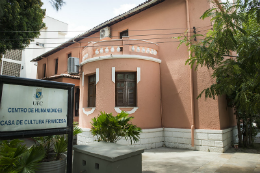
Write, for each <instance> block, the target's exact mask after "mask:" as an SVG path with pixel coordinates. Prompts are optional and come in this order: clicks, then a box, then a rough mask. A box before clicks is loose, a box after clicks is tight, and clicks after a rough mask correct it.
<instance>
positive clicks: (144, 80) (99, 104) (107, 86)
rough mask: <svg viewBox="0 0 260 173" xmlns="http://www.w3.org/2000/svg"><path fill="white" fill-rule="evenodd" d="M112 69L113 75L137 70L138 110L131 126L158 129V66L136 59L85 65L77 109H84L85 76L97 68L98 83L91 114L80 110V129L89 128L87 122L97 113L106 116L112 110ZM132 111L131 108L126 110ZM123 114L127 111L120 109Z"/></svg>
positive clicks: (113, 104) (104, 61)
mask: <svg viewBox="0 0 260 173" xmlns="http://www.w3.org/2000/svg"><path fill="white" fill-rule="evenodd" d="M112 67H115V72H136V71H137V67H140V69H141V73H140V78H141V80H140V82H138V84H137V107H138V109H137V110H136V112H135V113H134V114H131V116H132V115H133V116H134V117H135V118H134V119H133V123H134V124H136V125H137V126H139V127H141V128H158V127H161V114H160V110H161V107H160V106H161V104H160V67H159V63H156V62H152V61H147V60H137V59H113V60H101V61H96V62H91V63H87V64H85V65H84V66H83V67H82V72H84V75H85V77H84V87H82V81H81V88H80V90H81V98H80V99H81V100H82V102H81V104H80V109H81V108H84V109H85V110H86V111H90V110H91V108H87V105H88V104H87V99H88V95H87V93H88V90H87V87H88V85H87V81H88V76H89V75H92V74H95V73H96V68H99V82H98V83H97V84H96V108H95V111H94V112H93V113H92V114H90V115H86V114H84V113H83V112H82V111H81V114H80V122H79V123H80V124H79V125H80V127H83V128H90V127H91V124H90V121H91V119H92V118H93V117H96V116H97V115H98V114H99V113H100V111H105V112H107V113H110V112H112V113H113V115H116V114H117V112H116V111H115V109H114V108H115V83H114V82H112ZM129 109H133V108H128V110H129ZM122 110H125V111H127V109H122Z"/></svg>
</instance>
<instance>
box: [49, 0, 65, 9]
mask: <svg viewBox="0 0 260 173" xmlns="http://www.w3.org/2000/svg"><path fill="white" fill-rule="evenodd" d="M50 3H51V5H52V7H53V8H55V9H56V10H57V11H59V10H60V9H61V7H62V6H63V5H64V4H65V2H64V1H63V0H50Z"/></svg>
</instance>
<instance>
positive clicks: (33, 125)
mask: <svg viewBox="0 0 260 173" xmlns="http://www.w3.org/2000/svg"><path fill="white" fill-rule="evenodd" d="M73 101H74V84H67V83H60V82H53V81H44V80H36V79H25V78H17V77H10V76H1V75H0V140H5V139H15V138H27V137H36V136H48V135H60V134H68V151H67V173H71V172H72V141H73Z"/></svg>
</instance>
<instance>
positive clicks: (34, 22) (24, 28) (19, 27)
mask: <svg viewBox="0 0 260 173" xmlns="http://www.w3.org/2000/svg"><path fill="white" fill-rule="evenodd" d="M50 2H51V4H52V6H53V7H54V8H55V9H56V10H57V11H58V10H59V9H60V8H61V7H62V6H63V5H64V4H65V2H64V1H63V0H51V1H50ZM42 4H43V3H42V1H41V0H1V1H0V33H1V34H0V60H1V57H2V56H1V55H2V54H4V53H5V52H6V50H11V49H24V48H25V47H26V46H28V45H29V44H30V42H31V41H33V38H36V37H38V36H39V35H40V32H39V31H40V30H41V29H42V28H43V27H44V26H45V24H44V23H43V20H42V19H43V17H44V15H45V10H43V9H41V6H42Z"/></svg>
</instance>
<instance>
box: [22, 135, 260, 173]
mask: <svg viewBox="0 0 260 173" xmlns="http://www.w3.org/2000/svg"><path fill="white" fill-rule="evenodd" d="M255 142H256V143H260V133H258V135H257V136H256V139H255ZM25 143H26V144H27V146H31V145H32V144H33V143H34V142H33V141H32V140H29V139H27V140H26V142H25ZM259 147H260V144H259ZM142 157H143V163H142V166H143V171H142V173H179V172H180V173H186V172H187V173H190V172H192V173H242V172H244V173H256V172H259V173H260V150H258V151H257V150H255V149H251V150H250V149H245V150H244V149H238V150H235V149H234V148H230V149H229V150H228V151H226V152H225V153H211V152H202V151H191V150H181V149H172V148H157V149H151V150H145V152H144V153H143V154H142Z"/></svg>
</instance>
